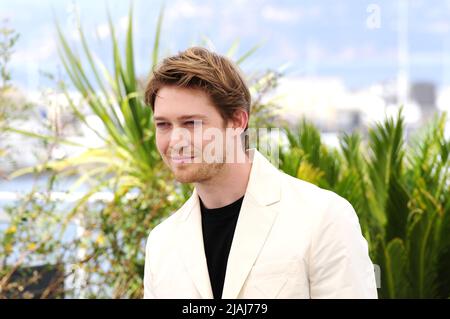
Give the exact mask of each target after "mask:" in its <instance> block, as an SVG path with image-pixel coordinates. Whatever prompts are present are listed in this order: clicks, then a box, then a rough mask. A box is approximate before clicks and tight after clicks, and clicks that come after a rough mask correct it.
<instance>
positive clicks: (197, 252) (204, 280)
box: [178, 190, 213, 299]
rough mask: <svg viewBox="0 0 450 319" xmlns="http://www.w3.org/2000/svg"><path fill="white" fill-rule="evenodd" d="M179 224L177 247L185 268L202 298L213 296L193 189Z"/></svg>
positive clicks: (198, 211)
mask: <svg viewBox="0 0 450 319" xmlns="http://www.w3.org/2000/svg"><path fill="white" fill-rule="evenodd" d="M189 201H190V203H189V205H187V207H186V211H185V213H184V216H183V218H182V222H181V224H180V228H179V229H180V234H179V237H178V238H179V239H178V243H179V245H178V248H179V252H180V255H181V257H182V260H183V262H184V264H185V266H186V269H187V271H188V273H189V275H190V276H191V279H192V281H193V282H194V284H195V286H196V288H197V290H198V291H199V293H200V295H201V296H202V298H204V299H211V298H213V293H212V288H211V282H210V280H209V272H208V265H207V263H206V256H205V249H204V245H203V231H202V221H201V214H200V203H199V200H198V195H197V192H196V190H194V192H193V194H192V196H191V198H190V200H189Z"/></svg>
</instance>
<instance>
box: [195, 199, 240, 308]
mask: <svg viewBox="0 0 450 319" xmlns="http://www.w3.org/2000/svg"><path fill="white" fill-rule="evenodd" d="M243 199H244V196H242V197H241V198H240V199H238V200H237V201H235V202H234V203H231V204H229V205H227V206H224V207H220V208H213V209H208V208H206V207H205V206H204V205H203V203H202V201H201V200H200V207H201V213H202V229H203V243H204V246H205V255H206V262H207V264H208V272H209V279H210V281H211V287H212V290H213V295H214V299H220V298H221V297H222V290H223V285H224V281H225V272H226V269H227V262H228V255H229V253H230V248H231V243H232V241H233V235H234V230H235V228H236V223H237V220H238V216H239V211H240V210H241V205H242V200H243Z"/></svg>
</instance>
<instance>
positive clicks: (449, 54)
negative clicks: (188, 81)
mask: <svg viewBox="0 0 450 319" xmlns="http://www.w3.org/2000/svg"><path fill="white" fill-rule="evenodd" d="M402 2H403V3H406V4H407V5H406V6H405V7H406V9H405V11H403V12H406V15H405V16H406V17H407V23H406V27H405V30H406V33H405V34H407V38H406V39H407V42H406V43H407V45H406V48H407V49H408V51H407V52H408V54H409V55H408V56H409V58H408V59H407V61H408V62H407V64H406V69H407V71H408V74H409V77H410V79H411V81H431V82H434V83H436V84H437V85H438V86H446V85H450V1H449V0H428V1H425V0H409V1H408V0H371V1H365V0H345V1H344V0H314V1H313V0H303V1H298V0H297V1H292V0H291V1H289V0H285V1H279V0H217V1H205V0H203V1H197V0H173V1H171V0H167V1H161V0H152V1H148V0H134V1H133V8H134V21H133V22H134V27H135V43H136V49H135V54H136V58H137V72H138V74H140V75H141V76H145V75H146V74H148V71H149V68H150V57H151V47H152V44H153V40H154V34H155V26H156V20H157V16H158V14H159V11H160V9H161V7H162V5H163V4H164V8H165V10H164V22H163V29H162V38H161V46H162V53H161V55H163V56H164V55H168V54H170V53H176V52H178V51H180V50H183V49H185V48H186V47H188V46H191V45H193V44H201V43H202V40H204V41H206V40H205V39H208V40H207V41H208V42H207V43H208V44H207V45H208V46H209V47H210V48H213V49H214V50H216V51H218V52H219V53H225V52H226V51H227V50H228V49H229V48H230V47H231V46H232V44H233V43H234V42H235V41H239V43H240V47H239V50H238V53H241V54H242V53H244V52H245V51H246V50H248V49H250V48H252V47H253V46H255V45H257V44H261V47H260V48H259V49H258V50H257V51H256V53H255V54H254V55H253V56H252V57H251V58H250V59H249V60H248V61H246V63H244V65H243V66H242V67H243V69H244V71H247V70H248V71H255V70H265V69H269V68H272V69H277V68H279V67H281V66H283V65H288V66H289V68H288V69H287V70H288V76H292V77H302V76H312V77H338V78H340V79H342V81H343V82H344V83H345V85H346V86H348V87H349V88H354V89H358V88H361V87H364V86H368V85H371V84H374V83H379V82H384V81H390V80H393V79H394V78H395V77H396V74H397V73H398V71H399V59H398V55H399V53H398V48H399V19H400V9H399V8H400V5H401V3H402ZM129 6H130V1H124V0H102V1H98V0H78V1H72V0H43V1H33V0H15V1H7V0H0V21H2V20H3V21H5V19H6V20H7V25H8V27H11V28H14V29H15V30H16V31H17V32H19V33H20V35H21V37H20V40H19V42H18V44H17V47H16V49H15V53H14V55H13V59H12V61H11V70H12V76H13V80H14V81H15V82H16V83H17V84H18V85H19V86H21V87H24V88H27V89H36V88H38V87H42V86H45V85H46V83H47V82H46V80H45V77H43V76H42V75H41V74H42V73H41V71H43V72H50V73H52V74H55V75H60V74H62V75H61V76H64V72H63V71H62V66H61V63H60V62H59V58H58V54H57V41H56V36H55V18H56V19H57V20H58V21H59V23H60V24H61V27H62V29H63V31H64V32H65V34H67V35H68V36H69V39H70V41H71V43H72V44H73V45H75V46H76V45H78V44H79V39H78V37H77V36H76V32H75V26H76V16H77V15H79V16H80V20H81V24H82V26H83V28H84V30H85V31H86V33H87V34H88V40H89V42H90V43H91V48H93V50H95V52H96V53H97V54H98V56H99V57H100V58H101V59H102V60H104V61H105V62H107V63H108V61H109V62H110V57H111V53H110V52H111V50H110V42H109V38H108V37H109V33H108V28H107V10H106V8H107V7H108V8H109V10H110V12H111V16H112V18H113V21H114V24H115V25H116V28H118V30H119V34H118V36H119V37H121V38H122V39H123V38H124V37H125V26H126V24H127V16H128V10H129ZM4 23H5V22H3V24H4Z"/></svg>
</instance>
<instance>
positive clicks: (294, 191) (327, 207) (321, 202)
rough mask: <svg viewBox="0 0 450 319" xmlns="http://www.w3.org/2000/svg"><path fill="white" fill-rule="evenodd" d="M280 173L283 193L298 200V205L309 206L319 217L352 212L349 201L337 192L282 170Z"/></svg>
mask: <svg viewBox="0 0 450 319" xmlns="http://www.w3.org/2000/svg"><path fill="white" fill-rule="evenodd" d="M281 175H282V177H281V178H282V179H283V183H282V185H284V186H283V187H284V188H283V193H284V194H289V196H290V197H291V198H292V199H295V200H297V201H298V204H299V205H301V206H305V205H306V206H308V207H310V208H311V209H312V210H313V211H314V212H315V214H317V215H319V216H320V217H321V218H327V217H331V218H333V217H337V216H336V215H340V214H342V213H344V214H348V213H349V212H354V210H353V206H352V205H351V204H350V202H349V201H348V200H347V199H345V198H344V197H342V196H340V195H339V194H337V193H335V192H333V191H330V190H327V189H324V188H321V187H319V186H317V185H315V184H312V183H310V182H307V181H305V180H302V179H299V178H296V177H293V176H291V175H288V174H286V173H284V172H281ZM285 198H286V199H288V198H287V197H285ZM289 200H290V199H289ZM333 215H334V216H333ZM319 216H317V217H319Z"/></svg>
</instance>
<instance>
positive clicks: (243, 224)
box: [178, 149, 281, 299]
mask: <svg viewBox="0 0 450 319" xmlns="http://www.w3.org/2000/svg"><path fill="white" fill-rule="evenodd" d="M250 158H252V161H253V163H252V168H251V172H250V178H249V182H248V185H247V191H246V193H245V196H244V201H243V202H242V206H241V211H240V213H239V218H238V221H237V224H236V229H235V232H234V237H233V243H232V245H231V249H230V254H229V256H228V263H227V270H226V275H225V282H224V287H223V293H222V298H224V299H234V298H237V297H238V295H239V292H240V290H241V288H242V286H243V284H244V282H245V280H246V278H247V276H248V274H249V272H250V270H251V268H252V266H253V264H254V262H255V260H256V258H257V257H258V255H259V252H260V251H261V249H262V247H263V246H264V242H265V240H266V238H267V236H268V234H269V232H270V229H271V228H272V225H273V222H274V220H275V217H276V210H274V209H273V208H272V207H270V205H272V204H274V203H276V202H278V201H279V200H280V191H281V188H280V172H279V171H278V170H277V169H276V168H275V167H274V166H273V165H272V164H271V163H270V162H269V161H268V160H267V159H266V158H265V157H264V156H263V155H261V154H260V153H259V152H258V151H257V150H255V149H252V150H250ZM180 217H181V218H180V225H179V230H180V231H179V236H178V249H179V253H180V256H181V258H182V260H183V263H184V264H185V266H186V269H187V271H188V273H189V275H190V277H191V279H192V281H193V282H194V284H195V286H196V288H197V290H198V291H199V293H200V295H201V297H202V298H205V299H211V298H213V293H212V288H211V282H210V279H209V273H208V265H207V263H206V256H205V249H204V245H203V231H202V222H201V214H200V202H199V199H198V194H197V191H196V189H194V192H193V193H192V196H191V197H190V199H189V200H188V201H187V202H186V203H185V205H184V207H183V213H182V214H181V216H180Z"/></svg>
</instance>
